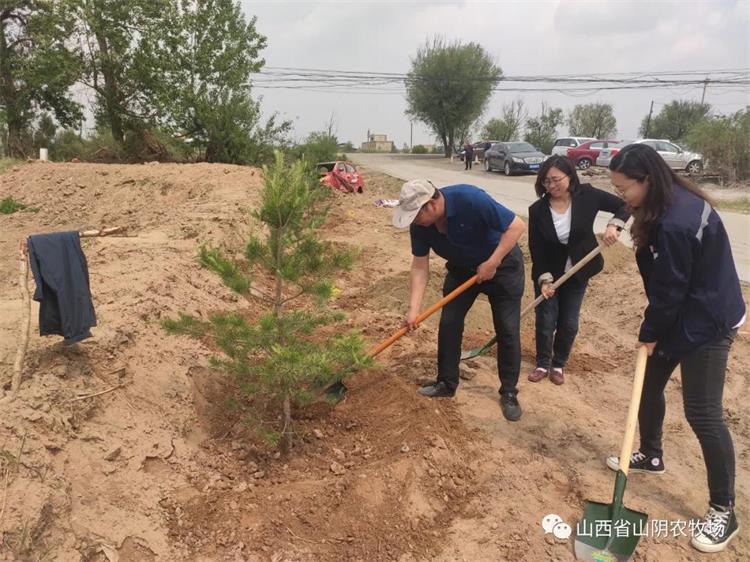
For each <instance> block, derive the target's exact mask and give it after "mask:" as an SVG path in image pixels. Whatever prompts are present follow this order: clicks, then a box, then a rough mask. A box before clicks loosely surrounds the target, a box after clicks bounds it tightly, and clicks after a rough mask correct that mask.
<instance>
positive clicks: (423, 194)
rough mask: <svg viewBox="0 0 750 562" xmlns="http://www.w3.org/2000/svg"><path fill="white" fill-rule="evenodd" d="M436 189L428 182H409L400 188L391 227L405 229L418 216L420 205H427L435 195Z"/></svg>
mask: <svg viewBox="0 0 750 562" xmlns="http://www.w3.org/2000/svg"><path fill="white" fill-rule="evenodd" d="M436 190H437V188H436V187H435V186H434V185H433V184H432V182H431V181H430V180H425V179H416V180H409V181H407V182H406V183H404V185H402V186H401V195H400V196H399V199H398V207H396V212H395V213H393V226H395V227H396V228H406V227H408V226H409V225H410V224H411V223H412V222H413V221H414V218H415V217H416V216H417V214H419V210H420V209H421V208H422V205H424V204H425V203H427V202H428V201H429V200H430V199H432V196H433V195H434V194H435V191H436Z"/></svg>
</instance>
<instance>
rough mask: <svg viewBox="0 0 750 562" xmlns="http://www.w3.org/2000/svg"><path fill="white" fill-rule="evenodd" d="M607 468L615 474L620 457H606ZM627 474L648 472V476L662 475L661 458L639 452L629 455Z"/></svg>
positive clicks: (662, 464)
mask: <svg viewBox="0 0 750 562" xmlns="http://www.w3.org/2000/svg"><path fill="white" fill-rule="evenodd" d="M607 468H609V469H610V470H614V471H615V472H617V471H618V470H620V457H607ZM628 472H648V473H649V474H664V473H665V472H666V468H664V461H663V460H662V459H661V457H649V456H648V455H644V454H643V453H641V452H640V451H636V452H635V453H633V454H632V455H630V468H628Z"/></svg>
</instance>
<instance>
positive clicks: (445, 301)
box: [368, 275, 477, 357]
mask: <svg viewBox="0 0 750 562" xmlns="http://www.w3.org/2000/svg"><path fill="white" fill-rule="evenodd" d="M476 282H477V276H476V275H474V276H473V277H470V278H469V279H468V280H466V281H465V282H464V283H463V284H462V285H460V286H458V287H457V288H455V289H454V290H453V291H451V292H450V293H448V294H447V295H445V296H444V297H443V298H442V299H440V300H439V301H437V302H436V303H435V304H433V305H432V306H431V307H430V308H428V309H427V310H425V311H424V312H423V313H422V314H420V315H419V316H417V319H416V320H415V321H414V323H415V324H421V323H422V322H424V321H425V320H426V319H427V318H429V317H430V316H431V315H432V314H434V313H435V312H437V311H438V310H440V309H441V308H443V307H444V306H445V305H446V304H448V303H449V302H450V301H452V300H453V299H455V298H456V297H457V296H458V295H460V294H461V293H463V292H464V291H465V290H466V289H468V288H469V287H471V286H472V285H475V284H476ZM408 331H409V330H408V328H407V327H406V326H404V327H403V328H401V329H400V330H399V331H398V332H396V333H395V334H393V335H392V336H391V337H389V338H388V339H386V340H383V341H382V342H380V343H379V344H378V345H377V346H376V347H374V348H373V349H371V350H370V352H369V353H368V355H369V356H370V357H375V356H376V355H377V354H378V353H380V352H381V351H383V350H384V349H386V348H387V347H389V346H390V345H391V344H392V343H393V342H395V341H396V340H397V339H399V338H401V337H402V336H403V335H404V334H406V332H408Z"/></svg>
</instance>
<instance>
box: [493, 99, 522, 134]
mask: <svg viewBox="0 0 750 562" xmlns="http://www.w3.org/2000/svg"><path fill="white" fill-rule="evenodd" d="M527 116H528V113H527V111H526V109H525V108H524V105H523V100H522V99H520V98H518V99H515V100H513V101H512V102H510V103H506V104H503V116H502V117H501V118H499V119H498V118H497V117H495V118H493V119H490V120H489V121H487V123H486V124H485V125H484V129H483V130H482V137H484V138H485V139H491V140H497V141H513V140H518V138H519V137H520V136H521V129H523V124H524V121H526V118H527Z"/></svg>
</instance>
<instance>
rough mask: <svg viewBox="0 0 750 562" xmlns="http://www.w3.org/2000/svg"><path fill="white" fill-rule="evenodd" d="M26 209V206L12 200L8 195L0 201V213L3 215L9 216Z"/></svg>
mask: <svg viewBox="0 0 750 562" xmlns="http://www.w3.org/2000/svg"><path fill="white" fill-rule="evenodd" d="M25 208H26V205H24V204H23V203H21V202H20V201H17V200H16V199H13V196H12V195H9V196H8V197H6V198H5V199H2V200H0V213H2V214H3V215H10V214H13V213H15V212H16V211H22V210H24V209H25Z"/></svg>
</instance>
